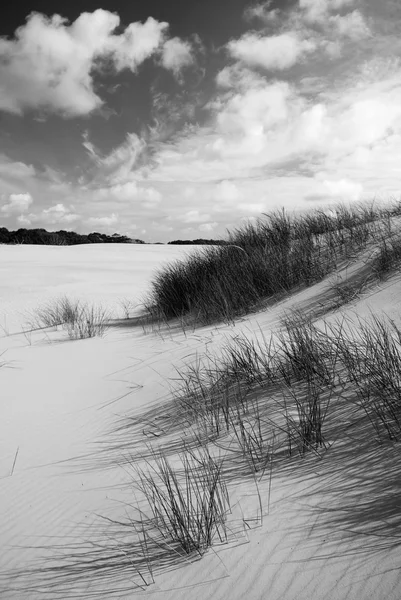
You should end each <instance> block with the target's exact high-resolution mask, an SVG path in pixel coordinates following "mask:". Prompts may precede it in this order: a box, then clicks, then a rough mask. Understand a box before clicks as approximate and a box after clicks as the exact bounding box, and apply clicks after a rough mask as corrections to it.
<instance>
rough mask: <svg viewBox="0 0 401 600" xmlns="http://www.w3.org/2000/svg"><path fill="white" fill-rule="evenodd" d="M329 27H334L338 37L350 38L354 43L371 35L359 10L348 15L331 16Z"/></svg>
mask: <svg viewBox="0 0 401 600" xmlns="http://www.w3.org/2000/svg"><path fill="white" fill-rule="evenodd" d="M328 26H329V27H333V28H334V29H335V31H336V32H337V34H338V35H340V36H343V37H348V38H350V39H352V40H354V41H358V40H362V39H363V38H366V37H369V36H370V35H371V32H370V29H369V26H368V24H367V23H366V21H365V19H364V17H363V16H362V15H361V13H360V12H359V11H358V10H354V11H352V12H350V13H348V14H347V15H344V16H341V15H331V16H330V17H329V19H328Z"/></svg>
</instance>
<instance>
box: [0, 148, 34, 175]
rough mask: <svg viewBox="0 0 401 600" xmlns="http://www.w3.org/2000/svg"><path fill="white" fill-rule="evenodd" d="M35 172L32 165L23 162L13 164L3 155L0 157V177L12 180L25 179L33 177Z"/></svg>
mask: <svg viewBox="0 0 401 600" xmlns="http://www.w3.org/2000/svg"><path fill="white" fill-rule="evenodd" d="M35 173H36V171H35V169H34V167H33V166H32V165H26V164H25V163H23V162H20V161H17V162H13V161H11V160H9V159H8V158H7V157H6V156H4V154H2V155H0V175H3V176H5V177H12V178H14V179H25V178H28V177H33V176H34V175H35Z"/></svg>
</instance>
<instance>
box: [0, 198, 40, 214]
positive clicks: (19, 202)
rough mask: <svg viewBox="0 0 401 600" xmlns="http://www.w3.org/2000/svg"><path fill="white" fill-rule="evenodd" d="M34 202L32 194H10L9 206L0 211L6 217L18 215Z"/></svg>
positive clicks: (5, 205)
mask: <svg viewBox="0 0 401 600" xmlns="http://www.w3.org/2000/svg"><path fill="white" fill-rule="evenodd" d="M32 202H33V198H32V196H31V195H30V194H28V193H25V194H10V196H9V198H8V202H7V204H4V205H3V206H2V207H1V208H0V210H1V212H2V213H4V214H5V215H6V216H10V215H12V214H16V213H23V212H25V211H26V210H28V208H29V207H30V205H31V204H32Z"/></svg>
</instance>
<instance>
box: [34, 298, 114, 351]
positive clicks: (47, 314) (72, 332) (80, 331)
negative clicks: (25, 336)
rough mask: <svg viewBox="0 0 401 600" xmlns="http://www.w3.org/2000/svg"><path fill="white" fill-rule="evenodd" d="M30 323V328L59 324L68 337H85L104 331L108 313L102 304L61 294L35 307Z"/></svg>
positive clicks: (107, 323)
mask: <svg viewBox="0 0 401 600" xmlns="http://www.w3.org/2000/svg"><path fill="white" fill-rule="evenodd" d="M30 324H31V327H32V329H43V328H48V327H55V328H57V327H59V326H61V327H63V328H64V329H65V330H66V331H67V333H68V336H69V338H70V339H72V340H77V339H85V338H91V337H95V336H102V335H103V334H104V333H105V331H106V330H107V328H108V327H109V314H108V311H107V310H106V309H104V308H103V307H102V306H96V305H90V304H89V303H86V302H81V301H79V300H72V299H70V298H68V297H67V296H63V297H61V298H57V299H55V300H53V301H51V302H48V303H47V304H45V305H44V306H41V307H39V308H37V309H36V310H35V311H34V313H33V315H32V316H31V318H30Z"/></svg>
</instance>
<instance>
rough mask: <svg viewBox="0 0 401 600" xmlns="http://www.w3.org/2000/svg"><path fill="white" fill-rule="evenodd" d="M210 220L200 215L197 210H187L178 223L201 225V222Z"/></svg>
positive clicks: (205, 215) (204, 215)
mask: <svg viewBox="0 0 401 600" xmlns="http://www.w3.org/2000/svg"><path fill="white" fill-rule="evenodd" d="M209 219H210V215H208V214H202V213H200V212H199V210H189V211H188V212H186V213H184V214H183V215H182V217H181V218H180V221H182V222H183V223H201V222H202V221H208V220H209Z"/></svg>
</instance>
